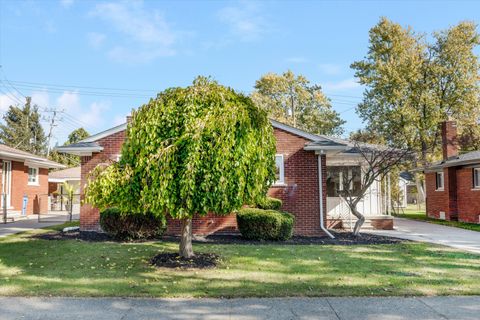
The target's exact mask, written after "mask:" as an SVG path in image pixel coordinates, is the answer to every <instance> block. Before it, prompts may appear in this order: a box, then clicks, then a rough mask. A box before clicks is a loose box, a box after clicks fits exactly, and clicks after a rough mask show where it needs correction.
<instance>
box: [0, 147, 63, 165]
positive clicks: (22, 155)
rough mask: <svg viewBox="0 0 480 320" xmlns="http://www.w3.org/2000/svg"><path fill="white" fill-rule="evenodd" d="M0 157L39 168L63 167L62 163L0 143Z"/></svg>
mask: <svg viewBox="0 0 480 320" xmlns="http://www.w3.org/2000/svg"><path fill="white" fill-rule="evenodd" d="M0 159H5V160H12V161H21V162H24V163H25V164H26V165H30V166H35V167H39V168H47V169H51V168H65V166H64V165H63V164H60V163H57V162H55V161H51V160H48V159H46V158H43V157H40V156H37V155H34V154H31V153H29V152H26V151H22V150H18V149H15V148H12V147H9V146H6V145H4V144H0Z"/></svg>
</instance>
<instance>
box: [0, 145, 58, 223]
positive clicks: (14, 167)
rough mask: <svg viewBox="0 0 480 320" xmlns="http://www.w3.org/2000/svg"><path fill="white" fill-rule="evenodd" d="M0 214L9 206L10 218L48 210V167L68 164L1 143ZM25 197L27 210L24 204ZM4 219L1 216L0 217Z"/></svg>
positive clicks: (8, 213)
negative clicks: (0, 192) (0, 193)
mask: <svg viewBox="0 0 480 320" xmlns="http://www.w3.org/2000/svg"><path fill="white" fill-rule="evenodd" d="M0 162H1V174H2V180H1V190H2V195H1V201H0V208H1V210H0V217H1V216H2V214H3V209H4V208H5V207H6V209H7V215H8V217H10V218H14V217H16V216H20V215H22V214H25V215H29V214H33V213H46V212H47V211H48V170H49V169H56V168H64V167H65V166H64V165H62V164H59V163H56V162H53V161H50V160H48V159H45V158H43V157H39V156H36V155H33V154H31V153H28V152H25V151H21V150H17V149H14V148H11V147H8V146H6V145H3V144H0ZM24 199H26V207H25V210H24V212H22V211H23V210H22V208H23V205H24ZM0 220H1V219H0Z"/></svg>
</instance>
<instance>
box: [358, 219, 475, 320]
mask: <svg viewBox="0 0 480 320" xmlns="http://www.w3.org/2000/svg"><path fill="white" fill-rule="evenodd" d="M394 226H395V230H362V232H365V233H373V234H379V235H384V236H391V237H397V238H402V239H408V240H414V241H422V242H429V243H435V244H441V245H444V246H449V247H453V248H457V249H461V250H465V251H470V252H474V253H479V254H480V232H478V231H470V230H465V229H460V228H454V227H447V226H442V225H438V224H434V223H428V222H423V221H417V220H410V219H403V218H395V220H394ZM478 319H480V315H479V316H478Z"/></svg>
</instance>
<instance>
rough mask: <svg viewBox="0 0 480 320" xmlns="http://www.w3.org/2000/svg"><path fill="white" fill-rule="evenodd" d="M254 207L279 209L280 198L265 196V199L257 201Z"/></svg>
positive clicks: (280, 205)
mask: <svg viewBox="0 0 480 320" xmlns="http://www.w3.org/2000/svg"><path fill="white" fill-rule="evenodd" d="M256 207H257V208H260V209H264V210H280V208H281V207H282V200H280V199H277V198H272V197H265V199H263V200H262V201H260V202H259V203H257V205H256Z"/></svg>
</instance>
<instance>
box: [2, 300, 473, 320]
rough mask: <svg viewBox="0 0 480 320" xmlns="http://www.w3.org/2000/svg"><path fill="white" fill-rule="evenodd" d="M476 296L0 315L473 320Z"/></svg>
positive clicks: (115, 304)
mask: <svg viewBox="0 0 480 320" xmlns="http://www.w3.org/2000/svg"><path fill="white" fill-rule="evenodd" d="M479 314H480V297H479V296H472V297H422V298H405V297H388V298H273V299H261V298H255V299H253V298H248V299H109V298H101V299H94V298H22V297H7V298H0V319H2V320H10V319H49V320H54V319H62V320H63V319H66V320H68V319H95V320H102V319H109V320H110V319H122V320H128V319H162V320H173V319H185V320H194V319H195V320H213V319H216V320H220V319H239V320H254V319H275V320H277V319H278V320H287V319H288V320H290V319H305V320H306V319H309V320H312V319H325V320H343V319H356V320H363V319H369V320H375V319H382V320H404V319H405V320H406V319H409V320H415V319H424V320H430V319H432V320H433V319H442V320H445V319H460V320H470V319H472V320H473V319H478V315H479Z"/></svg>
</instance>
